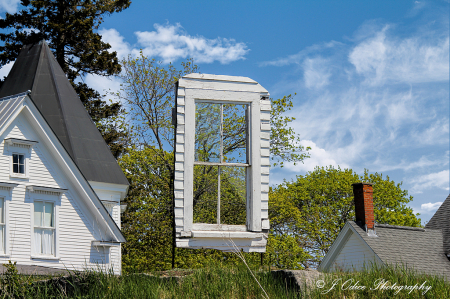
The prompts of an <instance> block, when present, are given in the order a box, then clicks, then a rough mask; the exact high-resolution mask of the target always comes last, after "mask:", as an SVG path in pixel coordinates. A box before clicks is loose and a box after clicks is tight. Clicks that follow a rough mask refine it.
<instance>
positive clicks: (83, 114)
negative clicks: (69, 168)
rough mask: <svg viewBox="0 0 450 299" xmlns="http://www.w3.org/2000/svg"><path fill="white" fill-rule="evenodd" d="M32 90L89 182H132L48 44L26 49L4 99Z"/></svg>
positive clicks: (6, 85)
mask: <svg viewBox="0 0 450 299" xmlns="http://www.w3.org/2000/svg"><path fill="white" fill-rule="evenodd" d="M27 90H31V94H30V97H31V100H32V101H33V102H34V104H35V105H36V107H37V108H38V109H39V111H40V112H41V113H42V115H43V116H44V118H45V120H46V121H47V123H48V124H49V125H50V127H51V128H52V130H53V132H55V134H56V136H57V137H58V139H59V140H60V142H61V143H62V145H63V146H64V148H65V149H66V150H67V152H68V153H69V155H70V156H71V157H72V159H73V161H74V162H75V164H76V165H77V166H78V168H79V169H80V171H81V172H82V173H83V175H84V177H85V178H86V179H87V180H88V181H96V182H104V183H112V184H124V185H128V181H127V179H126V177H125V175H124V174H123V172H122V170H121V169H120V167H119V165H118V164H117V162H116V159H115V158H114V156H113V155H112V154H111V151H110V150H109V148H108V146H107V145H106V142H105V141H104V139H103V137H102V135H101V134H100V132H99V131H98V129H97V127H96V126H95V124H94V122H93V121H92V120H91V118H90V116H89V114H88V113H87V111H86V109H85V108H84V106H83V104H82V103H81V100H80V99H79V98H78V95H77V93H76V92H75V90H74V89H73V87H72V85H71V84H70V82H69V80H68V79H67V77H66V75H65V74H64V72H63V70H62V69H61V67H60V66H59V64H58V62H57V61H56V59H55V57H54V56H53V54H52V52H51V50H50V48H49V47H48V45H47V43H46V42H45V41H41V42H39V43H37V44H31V45H26V46H24V47H23V48H22V51H21V52H20V54H19V57H17V60H16V62H15V63H14V65H13V67H12V69H11V71H10V72H9V75H8V77H7V78H6V80H5V82H4V83H3V86H2V88H1V89H0V98H3V97H7V96H11V95H15V94H18V93H22V92H26V91H27Z"/></svg>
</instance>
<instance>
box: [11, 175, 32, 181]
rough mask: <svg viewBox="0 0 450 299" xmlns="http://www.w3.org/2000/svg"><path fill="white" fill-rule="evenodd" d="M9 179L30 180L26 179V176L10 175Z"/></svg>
mask: <svg viewBox="0 0 450 299" xmlns="http://www.w3.org/2000/svg"><path fill="white" fill-rule="evenodd" d="M9 177H10V178H12V179H23V180H28V179H30V177H28V176H26V175H20V174H10V175H9Z"/></svg>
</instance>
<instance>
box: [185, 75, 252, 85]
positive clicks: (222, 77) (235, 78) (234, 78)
mask: <svg viewBox="0 0 450 299" xmlns="http://www.w3.org/2000/svg"><path fill="white" fill-rule="evenodd" d="M183 78H190V79H200V80H214V81H230V82H244V83H253V84H258V82H256V81H255V80H253V79H250V78H249V77H242V76H226V75H213V74H199V73H191V74H188V75H185V76H183Z"/></svg>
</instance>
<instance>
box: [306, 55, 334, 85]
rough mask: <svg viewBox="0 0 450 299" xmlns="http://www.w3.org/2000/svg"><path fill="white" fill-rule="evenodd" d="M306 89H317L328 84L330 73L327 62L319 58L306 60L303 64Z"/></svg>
mask: <svg viewBox="0 0 450 299" xmlns="http://www.w3.org/2000/svg"><path fill="white" fill-rule="evenodd" d="M303 69H304V75H303V76H304V81H305V86H306V88H310V89H319V88H322V87H324V86H327V85H328V84H329V79H330V76H331V72H330V69H329V66H328V60H326V59H323V58H321V57H318V58H306V59H305V60H304V62H303Z"/></svg>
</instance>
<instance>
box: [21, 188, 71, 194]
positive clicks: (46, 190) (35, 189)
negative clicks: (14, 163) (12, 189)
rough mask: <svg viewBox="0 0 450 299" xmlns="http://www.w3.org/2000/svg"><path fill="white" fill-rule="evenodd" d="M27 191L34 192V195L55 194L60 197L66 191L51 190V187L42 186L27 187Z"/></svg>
mask: <svg viewBox="0 0 450 299" xmlns="http://www.w3.org/2000/svg"><path fill="white" fill-rule="evenodd" d="M27 189H28V191H30V192H36V193H45V194H49V193H50V194H51V193H53V194H56V195H61V194H63V193H64V192H65V191H67V189H61V188H52V187H43V186H27Z"/></svg>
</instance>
